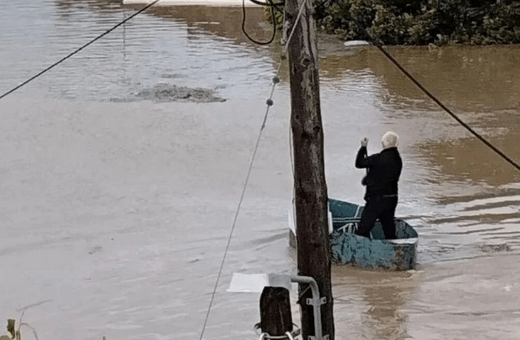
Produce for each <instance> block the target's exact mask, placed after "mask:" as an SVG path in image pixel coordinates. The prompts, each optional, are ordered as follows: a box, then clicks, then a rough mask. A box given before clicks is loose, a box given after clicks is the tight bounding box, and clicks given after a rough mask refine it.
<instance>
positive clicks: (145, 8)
mask: <svg viewBox="0 0 520 340" xmlns="http://www.w3.org/2000/svg"><path fill="white" fill-rule="evenodd" d="M159 1H160V0H155V1H154V2H152V3H150V4H148V5H146V6H145V7H143V8H142V9H140V10H139V11H137V12H136V13H134V14H132V15H131V16H129V17H128V18H126V19H125V20H123V21H121V22H120V23H118V24H117V25H115V26H114V27H112V28H111V29H109V30H107V31H106V32H105V33H103V34H101V35H99V36H97V37H96V38H94V39H92V40H91V41H89V42H88V43H86V44H85V45H83V46H81V47H80V48H78V49H77V50H75V51H74V52H72V53H70V54H69V55H67V56H66V57H64V58H62V59H60V60H58V61H57V62H55V63H54V64H52V65H51V66H49V67H47V68H46V69H44V70H43V71H41V72H39V73H38V74H35V75H34V76H32V77H31V78H29V79H27V80H26V81H24V82H23V83H21V84H19V85H18V86H15V87H14V88H12V89H11V90H9V91H7V92H6V93H4V94H3V95H1V96H0V99H2V98H4V97H6V96H7V95H9V94H11V93H13V92H14V91H16V90H18V89H19V88H21V87H22V86H25V85H27V84H28V83H30V82H31V81H33V80H34V79H36V78H38V77H39V76H41V75H43V74H44V73H46V72H48V71H50V70H51V69H53V68H54V67H56V66H58V65H59V64H61V63H62V62H64V61H65V60H67V59H69V58H70V57H72V56H73V55H75V54H76V53H78V52H80V51H81V50H83V49H84V48H85V47H87V46H89V45H91V44H93V43H94V42H96V41H97V40H99V39H101V38H102V37H104V36H105V35H107V34H108V33H110V32H112V31H113V30H115V29H116V28H118V27H119V26H121V25H123V24H124V23H126V22H127V21H129V20H130V19H132V18H134V17H135V16H137V15H138V14H141V13H142V12H144V11H146V10H147V9H148V8H150V7H152V6H153V5H155V4H156V3H157V2H159Z"/></svg>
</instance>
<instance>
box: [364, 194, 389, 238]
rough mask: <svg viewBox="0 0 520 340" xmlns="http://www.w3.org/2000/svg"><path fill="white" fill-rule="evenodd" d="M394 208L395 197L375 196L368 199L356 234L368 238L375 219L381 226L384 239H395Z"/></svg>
mask: <svg viewBox="0 0 520 340" xmlns="http://www.w3.org/2000/svg"><path fill="white" fill-rule="evenodd" d="M396 207H397V196H390V197H389V196H376V197H370V198H368V199H367V204H366V205H365V208H364V209H363V214H362V215H361V221H360V222H359V228H358V230H357V231H356V234H357V235H359V236H364V237H370V231H371V230H372V228H374V224H375V223H376V219H379V221H380V222H381V225H382V226H383V233H384V234H385V239H387V240H391V239H395V238H396V235H395V223H394V215H395V208H396Z"/></svg>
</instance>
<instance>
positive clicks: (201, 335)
mask: <svg viewBox="0 0 520 340" xmlns="http://www.w3.org/2000/svg"><path fill="white" fill-rule="evenodd" d="M306 1H307V0H304V1H302V4H301V8H300V13H299V14H300V15H301V12H302V9H303V7H304V5H305V2H306ZM300 15H298V18H297V19H296V23H297V22H298V20H299V18H300ZM284 20H285V11H284ZM296 23H295V24H294V27H293V29H292V31H291V34H290V36H289V39H288V40H287V42H286V46H287V44H289V41H290V40H291V37H292V33H294V30H295V29H296ZM284 54H285V47H284V48H283V49H282V52H281V53H280V64H279V65H278V69H277V70H276V75H275V76H274V77H273V81H272V88H271V94H270V96H269V99H267V101H266V104H267V109H266V111H265V116H264V120H263V122H262V126H261V127H260V132H259V133H258V138H257V140H256V145H255V148H254V151H253V156H252V157H251V163H250V164H249V169H248V171H247V176H246V180H245V182H244V187H243V189H242V194H241V196H240V200H239V202H238V207H237V210H236V212H235V217H234V219H233V224H232V226H231V231H230V232H229V237H228V241H227V245H226V250H225V251H224V256H223V257H222V262H221V263H220V269H219V271H218V274H217V280H216V281H215V286H214V287H213V292H212V293H211V299H210V302H209V306H208V311H207V312H206V317H205V318H204V324H203V326H202V331H201V333H200V337H199V340H202V338H203V337H204V332H205V330H206V326H207V324H208V319H209V315H210V313H211V308H212V307H213V301H214V300H215V294H216V292H217V288H218V283H219V281H220V277H221V276H222V271H223V269H224V263H225V262H226V257H227V253H228V251H229V246H230V244H231V239H232V237H233V232H234V231H235V227H236V223H237V219H238V214H239V212H240V208H241V207H242V201H243V200H244V196H245V193H246V189H247V184H248V183H249V177H250V175H251V170H252V169H253V164H254V161H255V157H256V152H257V151H258V145H259V143H260V138H261V136H262V132H263V130H264V128H265V123H266V121H267V116H268V114H269V109H270V108H271V106H273V104H274V103H273V94H274V90H275V88H276V84H278V83H279V82H280V78H278V76H279V74H280V70H281V68H282V61H283V60H284V59H285V58H284Z"/></svg>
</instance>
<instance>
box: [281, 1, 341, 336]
mask: <svg viewBox="0 0 520 340" xmlns="http://www.w3.org/2000/svg"><path fill="white" fill-rule="evenodd" d="M311 1H312V0H285V13H286V19H287V20H288V22H289V23H290V25H289V31H290V30H292V29H293V28H294V33H293V35H292V36H291V38H290V40H289V42H288V45H287V51H288V58H289V71H290V82H291V128H292V134H293V147H294V153H293V154H294V189H295V207H296V238H297V252H298V256H297V258H298V275H301V276H310V277H313V278H314V280H316V282H317V284H318V287H319V290H320V295H321V296H322V297H325V299H326V303H325V304H323V305H322V307H321V315H322V325H323V335H324V337H326V336H328V338H329V340H334V317H333V299H332V285H331V259H330V246H329V232H328V224H327V202H328V196H327V184H326V182H325V168H324V156H323V127H322V122H321V108H320V95H319V93H320V90H319V75H318V46H317V42H316V23H315V21H314V18H313V12H314V8H313V6H312V2H311ZM303 2H305V4H304V5H303V6H304V8H303V12H302V14H301V17H300V19H299V20H298V22H297V23H296V24H295V21H296V18H297V16H298V12H299V10H300V6H301V5H302V4H303ZM307 288H308V287H307V285H305V284H300V287H299V291H300V296H299V302H300V306H301V323H302V326H301V327H302V336H303V339H304V340H308V339H309V336H314V335H315V331H314V319H313V317H314V316H313V311H312V306H309V305H307V298H310V297H311V292H310V289H307Z"/></svg>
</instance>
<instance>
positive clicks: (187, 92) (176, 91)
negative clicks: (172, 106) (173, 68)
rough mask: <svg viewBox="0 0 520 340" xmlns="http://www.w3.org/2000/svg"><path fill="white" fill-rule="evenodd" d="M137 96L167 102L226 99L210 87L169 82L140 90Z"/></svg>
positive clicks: (218, 100)
mask: <svg viewBox="0 0 520 340" xmlns="http://www.w3.org/2000/svg"><path fill="white" fill-rule="evenodd" d="M137 96H138V97H141V98H144V99H148V100H156V101H168V102H177V101H183V102H195V103H213V102H225V101H226V99H224V98H220V97H218V96H216V94H215V91H213V90H210V89H203V88H189V87H185V86H176V85H169V84H159V85H156V86H155V87H154V88H153V89H145V90H142V91H141V92H139V93H138V94H137Z"/></svg>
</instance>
